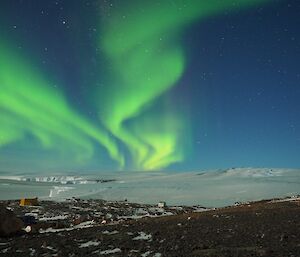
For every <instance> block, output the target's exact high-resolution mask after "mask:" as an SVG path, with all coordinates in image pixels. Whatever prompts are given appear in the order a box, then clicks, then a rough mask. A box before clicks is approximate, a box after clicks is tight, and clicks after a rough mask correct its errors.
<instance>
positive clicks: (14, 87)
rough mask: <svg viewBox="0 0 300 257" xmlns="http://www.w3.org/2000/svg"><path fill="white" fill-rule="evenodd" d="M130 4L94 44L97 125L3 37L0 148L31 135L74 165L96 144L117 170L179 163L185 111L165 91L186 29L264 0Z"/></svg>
mask: <svg viewBox="0 0 300 257" xmlns="http://www.w3.org/2000/svg"><path fill="white" fill-rule="evenodd" d="M133 2H134V4H133V5H122V3H121V4H120V6H118V8H115V9H112V13H111V17H110V18H109V19H105V20H103V21H102V22H101V23H100V31H101V35H99V42H96V43H97V44H100V48H101V49H102V51H103V53H104V55H105V56H106V58H107V59H108V64H107V65H108V66H109V67H110V69H109V70H107V73H108V76H106V77H108V79H107V82H106V84H105V87H104V88H101V89H100V90H98V91H97V92H96V96H97V97H96V98H97V100H96V101H95V109H97V112H98V113H99V115H98V117H99V121H97V122H91V121H90V119H88V118H87V117H85V116H84V115H83V114H81V113H79V112H78V111H77V110H76V108H74V106H72V104H71V103H69V102H68V100H67V98H66V97H65V96H64V92H63V91H60V90H59V89H58V88H53V87H52V86H51V85H52V84H53V81H50V79H48V78H47V76H46V75H45V74H44V73H43V71H42V70H41V69H39V67H36V65H35V64H34V62H33V61H30V60H29V59H28V58H25V57H24V56H21V55H19V54H17V53H16V51H14V50H13V48H11V47H10V46H9V45H11V44H8V43H6V42H4V40H2V41H1V42H0V55H1V58H0V67H1V69H0V148H4V147H7V146H8V145H10V144H15V143H18V144H22V142H23V143H24V142H26V140H25V139H26V137H28V135H30V136H32V137H34V138H35V139H36V140H37V141H38V142H39V147H40V150H41V151H46V150H49V149H51V150H53V151H55V152H57V154H58V155H65V154H66V155H69V156H73V161H75V162H76V163H77V164H78V165H80V164H81V165H84V164H85V163H87V162H88V161H89V160H90V159H91V158H97V154H99V153H98V152H96V151H95V144H97V145H99V146H101V147H102V148H103V149H106V151H107V153H108V154H109V156H110V158H111V159H112V160H114V161H115V163H116V169H117V168H120V169H131V170H160V169H163V168H165V167H167V166H169V165H171V164H173V163H176V162H181V161H183V160H184V158H185V156H186V154H188V152H189V151H190V150H189V149H190V147H189V145H190V143H189V142H190V141H191V132H190V125H189V119H188V115H187V114H186V113H184V112H183V111H182V109H179V108H176V106H173V105H172V104H169V100H170V98H169V97H168V94H167V93H168V92H169V91H170V90H171V89H172V88H173V87H174V86H176V84H177V83H178V81H179V80H180V78H181V77H182V75H183V73H184V71H185V67H186V65H187V62H188V60H187V59H186V56H185V50H184V47H183V45H182V44H181V37H182V34H183V33H184V29H185V28H186V27H187V25H189V24H191V23H192V22H193V21H195V20H199V19H204V18H206V17H209V16H211V15H217V14H218V13H219V12H221V11H224V10H232V9H238V8H241V7H245V6H250V5H253V4H257V3H259V2H264V1H263V0H239V1H233V0H211V1H193V0H185V1H183V0H174V1H133ZM133 6H134V8H133ZM6 40H8V42H9V39H6ZM12 45H13V44H12ZM101 73H103V71H101V70H100V71H99V74H101ZM16 74H17V75H16ZM99 76H100V75H99ZM96 82H97V81H95V83H96ZM91 88H92V86H91ZM94 93H95V92H94ZM157 106H160V107H161V108H160V110H159V111H157V110H156V109H157ZM153 110H156V111H153ZM24 144H25V143H24Z"/></svg>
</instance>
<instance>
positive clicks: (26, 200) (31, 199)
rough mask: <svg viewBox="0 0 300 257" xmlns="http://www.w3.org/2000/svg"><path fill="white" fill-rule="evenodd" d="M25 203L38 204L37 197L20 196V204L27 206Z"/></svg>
mask: <svg viewBox="0 0 300 257" xmlns="http://www.w3.org/2000/svg"><path fill="white" fill-rule="evenodd" d="M27 205H38V198H37V197H36V198H22V199H21V200H20V206H27Z"/></svg>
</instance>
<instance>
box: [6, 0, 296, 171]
mask: <svg viewBox="0 0 300 257" xmlns="http://www.w3.org/2000/svg"><path fill="white" fill-rule="evenodd" d="M299 14H300V1H298V0H288V1H285V0H281V1H280V0H273V1H267V0H235V1H233V0H210V1H206V0H203V1H200V0H173V1H172V0H151V1H150V0H149V1H138V0H94V1H88V0H87V1H84V0H81V1H73V0H65V1H54V0H43V1H37V0H2V1H1V2H0V32H1V36H0V172H2V173H6V172H49V171H51V172H64V171H68V172H101V171H114V170H124V171H131V170H134V171H149V170H169V171H191V170H204V169H217V168H230V167H278V168H279V167H283V168H299V166H300V156H299V153H300V119H299V117H300V101H299V99H300V32H299V31H300V30H299V26H298V24H300V15H299Z"/></svg>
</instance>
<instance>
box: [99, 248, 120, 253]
mask: <svg viewBox="0 0 300 257" xmlns="http://www.w3.org/2000/svg"><path fill="white" fill-rule="evenodd" d="M120 252H121V249H120V248H115V249H111V250H104V251H101V252H100V254H112V253H120Z"/></svg>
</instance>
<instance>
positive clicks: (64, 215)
mask: <svg viewBox="0 0 300 257" xmlns="http://www.w3.org/2000/svg"><path fill="white" fill-rule="evenodd" d="M0 203H2V204H4V205H5V206H6V207H7V208H8V209H11V210H12V211H13V212H14V213H15V214H16V215H17V216H19V217H22V218H23V220H24V221H25V222H28V223H32V222H33V220H32V219H28V218H24V217H25V216H34V217H35V219H36V221H35V222H33V223H35V224H31V225H30V226H31V232H30V233H26V232H22V233H19V234H17V235H13V236H9V237H0V255H2V256H143V257H146V256H153V257H160V256H161V257H162V256H218V257H222V256H231V257H232V256H269V257H270V256H281V257H282V256H294V257H296V256H300V200H299V198H290V199H283V200H268V201H267V200H266V201H260V202H252V203H245V204H239V205H236V206H232V207H227V208H220V209H205V208H202V207H200V206H194V207H184V206H176V207H160V208H159V207H157V206H151V205H139V204H132V203H127V202H106V201H102V200H79V199H70V200H69V201H66V202H50V201H42V202H39V206H33V207H20V206H19V205H18V202H17V201H2V202H0Z"/></svg>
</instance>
